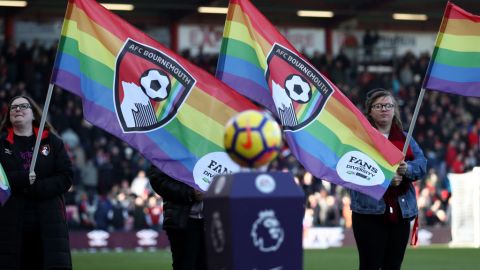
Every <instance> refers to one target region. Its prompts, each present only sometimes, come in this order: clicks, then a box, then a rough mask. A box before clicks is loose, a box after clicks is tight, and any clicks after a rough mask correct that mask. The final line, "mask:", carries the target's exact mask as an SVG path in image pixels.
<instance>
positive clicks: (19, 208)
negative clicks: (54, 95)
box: [0, 96, 73, 269]
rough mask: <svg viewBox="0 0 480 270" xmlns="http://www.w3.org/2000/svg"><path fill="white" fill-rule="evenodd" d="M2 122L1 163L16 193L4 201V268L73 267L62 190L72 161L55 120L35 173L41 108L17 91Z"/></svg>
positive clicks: (0, 216) (0, 239)
mask: <svg viewBox="0 0 480 270" xmlns="http://www.w3.org/2000/svg"><path fill="white" fill-rule="evenodd" d="M8 106H9V107H8V111H7V113H6V115H5V116H4V119H3V121H2V123H1V125H0V134H1V137H0V163H1V164H2V166H3V168H4V170H5V173H6V175H7V178H8V181H9V183H10V187H11V191H12V194H11V196H10V198H9V199H8V201H7V202H6V203H5V205H4V206H3V207H0V268H1V269H71V268H72V263H71V255H70V246H69V241H68V228H67V223H66V219H65V217H66V215H65V205H64V200H63V194H64V193H65V192H67V191H68V189H69V188H70V186H71V185H72V176H73V172H72V165H71V162H70V159H69V157H68V156H67V153H66V151H65V148H64V145H63V142H62V141H61V140H60V139H59V138H58V137H57V136H56V135H54V134H53V132H54V131H53V129H52V128H51V126H50V124H48V123H46V129H45V131H44V132H43V133H42V134H41V138H42V140H41V143H40V148H39V153H38V157H37V161H36V166H35V176H31V177H30V176H29V169H30V163H31V161H32V155H33V148H34V145H35V139H36V136H37V135H38V134H37V133H38V127H39V121H40V118H41V112H40V109H39V108H38V106H36V105H35V104H34V103H33V101H32V100H31V99H30V98H28V97H26V96H17V97H14V98H13V99H12V100H11V101H10V102H9V104H8Z"/></svg>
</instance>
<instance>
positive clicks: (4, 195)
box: [0, 188, 10, 205]
mask: <svg viewBox="0 0 480 270" xmlns="http://www.w3.org/2000/svg"><path fill="white" fill-rule="evenodd" d="M9 197H10V191H7V190H3V189H1V188H0V204H1V205H4V204H5V202H6V201H7V200H8V198H9Z"/></svg>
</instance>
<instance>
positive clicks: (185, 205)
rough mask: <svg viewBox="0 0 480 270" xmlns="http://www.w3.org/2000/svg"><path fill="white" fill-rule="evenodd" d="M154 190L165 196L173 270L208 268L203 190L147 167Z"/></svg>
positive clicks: (166, 226)
mask: <svg viewBox="0 0 480 270" xmlns="http://www.w3.org/2000/svg"><path fill="white" fill-rule="evenodd" d="M148 178H149V179H150V183H151V185H152V188H153V190H155V192H157V193H158V195H160V196H161V197H162V198H163V200H164V201H163V207H164V219H163V229H164V230H165V231H166V232H167V236H168V240H169V241H170V250H171V251H172V259H173V263H172V266H173V270H186V269H189V270H190V269H195V270H206V269H207V265H206V264H207V263H206V251H205V239H204V235H203V234H204V221H203V201H202V199H203V193H202V192H200V191H197V190H195V189H193V188H192V187H190V186H188V185H186V184H185V183H182V182H180V181H177V180H175V179H173V178H172V177H170V176H168V175H166V174H165V173H163V172H162V171H160V170H159V169H157V168H156V167H154V166H152V167H151V168H150V169H149V171H148Z"/></svg>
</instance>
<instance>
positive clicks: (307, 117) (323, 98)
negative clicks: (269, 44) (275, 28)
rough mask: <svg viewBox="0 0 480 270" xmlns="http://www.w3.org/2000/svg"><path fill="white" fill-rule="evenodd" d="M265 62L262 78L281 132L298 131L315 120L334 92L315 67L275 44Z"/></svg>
mask: <svg viewBox="0 0 480 270" xmlns="http://www.w3.org/2000/svg"><path fill="white" fill-rule="evenodd" d="M267 63H268V68H267V72H266V73H265V78H266V80H267V82H268V86H269V87H270V89H272V97H273V100H274V102H275V107H276V109H277V113H278V117H279V119H280V121H281V122H282V125H283V126H284V129H285V130H291V131H295V130H299V129H302V128H303V127H305V126H307V125H308V124H309V123H311V122H312V121H313V120H315V119H316V118H317V116H318V115H319V114H320V112H321V111H322V109H323V107H324V106H325V103H326V102H327V100H328V98H329V97H330V96H331V95H332V94H333V92H334V91H335V90H334V89H333V87H332V86H331V85H330V83H329V82H328V81H327V79H325V78H324V77H323V75H322V74H320V73H319V72H318V71H317V70H316V69H315V68H313V67H312V66H311V65H310V64H308V63H307V62H305V61H304V60H303V59H302V58H301V57H299V56H298V55H297V54H295V53H294V52H292V51H290V50H289V49H287V48H285V47H283V46H281V45H279V44H275V45H274V46H273V48H272V50H271V51H270V53H269V54H268V58H267Z"/></svg>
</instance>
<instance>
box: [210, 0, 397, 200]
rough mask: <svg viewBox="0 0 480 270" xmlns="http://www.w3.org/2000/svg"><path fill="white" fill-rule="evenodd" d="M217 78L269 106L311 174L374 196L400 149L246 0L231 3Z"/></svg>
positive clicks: (379, 193)
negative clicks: (373, 125)
mask: <svg viewBox="0 0 480 270" xmlns="http://www.w3.org/2000/svg"><path fill="white" fill-rule="evenodd" d="M217 78H219V79H221V80H222V81H224V82H226V83H227V84H228V85H230V86H231V87H232V88H234V89H236V90H237V91H239V92H240V93H241V94H243V95H245V96H247V97H249V98H251V99H253V100H255V101H257V102H258V103H260V104H262V105H263V106H266V107H267V108H269V109H270V110H271V111H272V112H273V113H274V114H276V116H277V117H278V119H280V121H281V123H282V125H283V128H284V130H285V137H286V140H287V142H288V145H289V147H290V149H291V150H292V152H293V154H294V155H295V156H296V157H297V159H298V160H299V161H300V162H301V163H302V164H303V165H304V167H305V168H306V169H307V170H308V171H310V172H311V173H312V174H314V175H315V176H317V177H319V178H321V179H325V180H328V181H330V182H333V183H336V184H340V185H342V186H345V187H347V188H351V189H355V190H358V191H360V192H363V193H365V194H368V195H370V196H372V197H374V198H377V199H378V198H381V197H382V196H383V193H384V192H385V190H386V189H387V188H388V185H389V184H390V180H391V179H392V178H393V175H394V173H395V171H396V168H397V167H398V163H399V162H400V161H401V160H403V155H402V153H401V152H400V151H399V150H398V149H397V148H396V147H395V146H394V145H393V144H391V143H390V142H389V141H388V140H387V139H386V138H385V137H384V136H383V135H382V134H380V133H379V132H378V131H377V130H376V129H374V128H373V127H372V126H371V125H370V123H369V122H368V120H367V119H366V118H365V117H364V116H363V115H362V113H361V112H360V111H359V110H358V109H357V108H356V107H355V106H354V105H353V104H352V103H351V102H350V101H349V100H348V98H346V97H345V96H344V95H343V94H342V92H340V90H339V89H338V88H337V87H336V86H335V85H334V84H332V83H331V82H330V81H329V80H328V79H327V78H326V77H325V76H323V75H322V74H321V73H320V72H318V71H317V70H316V69H315V68H314V67H313V66H312V65H311V64H310V63H308V61H307V60H305V58H304V57H303V56H302V55H301V54H300V53H298V52H297V50H295V48H294V47H293V46H292V45H291V44H290V43H289V42H288V41H287V40H286V39H285V38H284V37H283V36H282V35H281V34H280V33H279V32H278V31H277V30H276V29H275V27H274V26H273V25H272V24H271V23H270V22H269V21H268V20H267V19H266V18H265V17H264V16H263V14H261V13H260V12H259V11H258V10H257V9H256V8H255V7H254V6H253V5H252V4H251V2H250V1H248V0H231V1H230V5H229V8H228V15H227V20H226V23H225V30H224V34H223V41H222V47H221V52H220V57H219V60H218V66H217Z"/></svg>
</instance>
